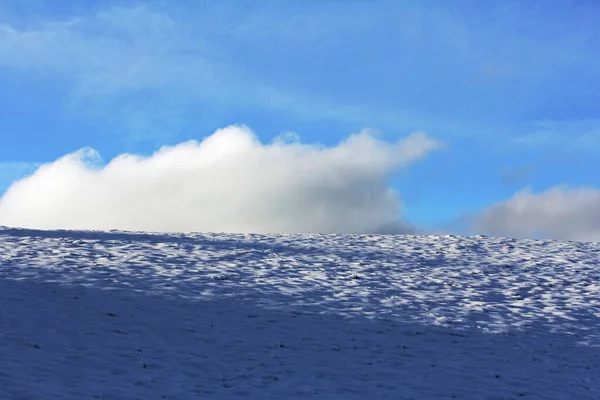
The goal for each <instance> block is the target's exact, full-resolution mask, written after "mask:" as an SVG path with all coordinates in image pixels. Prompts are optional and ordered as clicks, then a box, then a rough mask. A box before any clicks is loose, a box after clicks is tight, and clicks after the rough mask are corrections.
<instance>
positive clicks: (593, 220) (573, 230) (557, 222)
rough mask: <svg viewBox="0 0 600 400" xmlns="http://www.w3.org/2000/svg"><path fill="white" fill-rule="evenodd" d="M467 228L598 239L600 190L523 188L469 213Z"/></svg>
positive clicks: (481, 231)
mask: <svg viewBox="0 0 600 400" xmlns="http://www.w3.org/2000/svg"><path fill="white" fill-rule="evenodd" d="M471 228H472V230H473V231H475V232H478V233H487V234H492V235H498V236H512V237H523V238H525V237H535V238H549V239H558V240H575V241H600V190H597V189H595V188H586V187H582V188H569V187H567V186H555V187H553V188H551V189H548V190H546V191H544V192H541V193H537V194H536V193H533V192H532V191H531V190H530V189H523V190H521V191H520V192H518V193H516V194H515V195H514V196H513V197H512V198H510V199H509V200H507V201H505V202H502V203H497V204H494V205H492V206H490V207H488V208H486V209H485V210H484V211H483V212H481V213H480V214H478V215H476V216H474V217H472V219H471Z"/></svg>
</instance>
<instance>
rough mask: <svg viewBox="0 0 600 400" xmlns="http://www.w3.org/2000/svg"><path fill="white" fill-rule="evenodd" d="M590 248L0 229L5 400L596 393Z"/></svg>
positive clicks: (597, 341) (598, 292)
mask: <svg viewBox="0 0 600 400" xmlns="http://www.w3.org/2000/svg"><path fill="white" fill-rule="evenodd" d="M599 328H600V243H569V242H553V241H533V240H530V241H527V240H512V239H496V238H486V237H471V238H463V237H454V236H436V237H434V236H422V237H419V236H369V235H352V236H344V235H272V236H269V235H227V234H203V235H200V234H194V235H192V234H188V235H177V234H169V235H156V234H137V233H122V232H111V233H103V232H66V231H49V232H41V231H31V230H19V229H0V399H57V400H58V399H61V400H70V399H144V400H145V399H196V398H197V399H292V398H293V399H302V398H311V399H312V398H314V399H365V398H373V399H375V398H377V399H521V398H524V399H546V400H547V399H599V398H600V347H599V345H600V329H599Z"/></svg>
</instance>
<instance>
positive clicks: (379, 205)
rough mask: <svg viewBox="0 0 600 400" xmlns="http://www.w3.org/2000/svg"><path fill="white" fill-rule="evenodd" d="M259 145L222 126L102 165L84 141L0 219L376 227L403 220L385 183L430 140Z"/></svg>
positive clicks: (196, 227)
mask: <svg viewBox="0 0 600 400" xmlns="http://www.w3.org/2000/svg"><path fill="white" fill-rule="evenodd" d="M289 139H290V137H289V135H288V137H285V138H282V140H275V141H273V142H272V143H270V144H263V143H261V142H260V141H258V139H257V138H256V136H255V135H254V134H253V133H252V131H250V129H248V128H246V127H243V126H230V127H227V128H225V129H221V130H218V131H217V132H215V133H214V134H213V135H211V136H209V137H207V138H206V139H204V140H203V141H202V142H196V141H190V142H186V143H182V144H179V145H177V146H174V147H163V148H161V149H160V150H159V151H157V152H156V153H155V154H153V155H152V156H150V157H146V158H144V157H140V156H136V155H131V154H124V155H121V156H119V157H117V158H115V159H113V160H112V161H110V162H109V163H108V164H106V165H103V163H102V160H101V158H100V156H99V154H98V153H97V152H96V151H95V150H93V149H83V150H80V151H78V152H76V153H73V154H68V155H66V156H64V157H62V158H60V159H59V160H57V161H55V162H53V163H50V164H45V165H42V166H41V167H40V168H39V169H38V170H37V171H36V172H35V173H34V174H33V175H32V176H29V177H27V178H25V179H23V180H21V181H19V182H16V183H15V184H14V185H13V186H11V187H10V188H9V190H8V191H7V192H6V193H5V195H4V197H2V198H1V199H0V225H7V226H20V227H31V228H41V229H101V230H107V229H123V230H145V231H221V232H331V233H343V232H356V233H358V232H376V231H385V232H389V231H394V230H398V229H401V228H403V227H404V228H406V226H407V225H406V224H404V223H403V222H402V221H401V220H400V219H399V217H400V216H399V213H400V208H401V207H400V206H401V204H400V199H399V196H398V194H397V193H396V192H395V191H393V190H392V189H390V187H389V186H388V185H387V178H388V177H389V175H390V174H391V173H393V172H394V171H395V170H397V169H398V168H401V167H403V166H406V165H408V164H410V163H411V162H414V161H416V160H418V159H420V158H422V157H424V156H425V155H426V154H428V153H429V152H430V151H432V150H433V149H435V148H437V147H438V146H439V143H438V142H436V141H435V140H432V139H430V138H429V137H428V136H427V135H426V134H424V133H414V134H411V135H410V136H408V137H407V138H405V139H404V140H401V141H399V142H398V143H396V144H389V143H385V142H383V141H380V140H378V139H376V138H375V137H374V136H373V135H372V134H371V133H370V132H369V131H363V132H361V133H359V134H355V135H352V136H350V137H349V138H348V139H347V140H345V141H344V142H341V143H339V144H338V145H337V146H334V147H319V146H313V145H305V144H301V143H299V142H298V141H297V140H295V139H294V137H293V136H292V137H291V139H292V140H291V141H290V140H289Z"/></svg>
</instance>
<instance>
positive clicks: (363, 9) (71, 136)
mask: <svg viewBox="0 0 600 400" xmlns="http://www.w3.org/2000/svg"><path fill="white" fill-rule="evenodd" d="M598 21H600V4H597V3H596V2H595V1H583V0H577V1H575V0H573V1H568V0H560V1H559V0H544V1H535V0H529V1H525V0H523V1H510V0H507V1H504V0H503V1H476V0H453V1H434V0H419V1H417V0H415V1H399V0H396V1H358V0H353V1H270V2H264V1H260V2H259V1H255V2H253V1H242V0H239V1H223V2H194V1H178V2H166V1H165V2H152V1H146V2H133V1H119V2H116V1H115V2H111V1H96V2H67V1H58V0H55V1H41V0H40V1H32V0H18V1H17V0H13V1H10V0H9V1H4V2H2V3H1V4H0V191H4V190H6V189H7V188H8V187H9V186H10V185H11V183H13V182H14V181H15V180H17V179H18V178H20V177H22V176H23V175H25V174H27V173H30V172H31V171H32V170H33V169H34V168H36V167H37V166H38V165H40V163H47V162H51V161H54V160H55V159H57V158H59V157H61V156H63V155H65V154H67V153H70V152H73V151H75V150H77V149H79V148H82V147H85V146H90V147H93V148H94V149H96V150H98V151H99V152H100V154H102V156H103V158H104V159H111V158H113V157H115V156H117V155H119V154H122V153H124V152H133V153H139V154H150V153H152V152H153V151H155V150H156V149H158V148H159V147H160V146H162V145H165V144H167V145H174V144H177V143H180V142H183V141H186V140H189V139H198V140H200V139H202V138H203V137H205V136H207V135H210V134H211V133H213V132H214V131H215V130H216V129H218V128H222V127H225V126H228V125H230V124H234V123H241V124H245V125H247V126H249V127H250V128H252V129H253V131H255V132H256V134H257V135H258V137H259V138H260V139H261V140H264V141H269V140H270V139H272V138H273V137H275V136H277V135H279V134H281V133H282V132H289V131H291V132H295V133H296V134H298V135H299V136H300V138H301V140H302V142H303V143H304V142H305V143H322V144H325V145H333V144H335V143H337V142H338V141H339V140H341V139H343V138H345V137H346V136H347V135H348V134H350V133H352V132H357V131H360V130H361V129H363V128H372V129H375V130H377V131H379V132H380V134H381V136H380V137H381V138H383V139H384V140H386V141H390V142H392V141H396V140H397V139H399V138H401V137H404V136H406V135H408V134H409V133H411V132H413V131H424V132H427V134H428V135H429V136H431V137H433V138H435V139H437V140H440V141H441V142H443V143H444V148H443V149H441V150H439V151H436V152H435V153H432V154H431V155H429V156H427V157H426V158H424V159H423V160H421V161H420V162H419V163H416V164H415V165H413V166H411V167H410V168H409V169H407V170H405V171H402V172H399V173H398V174H396V175H394V176H393V177H392V181H391V186H392V187H393V188H395V189H397V190H398V191H399V192H400V193H401V196H402V198H403V200H404V215H405V218H406V220H408V221H409V222H410V223H412V224H414V225H416V226H417V227H420V228H423V229H438V228H443V229H450V230H452V229H455V230H460V229H461V228H460V227H459V226H460V221H461V220H462V218H464V216H465V215H473V214H477V213H482V212H484V210H486V209H489V207H491V206H492V205H493V204H498V203H502V202H507V201H509V199H511V198H512V197H513V196H514V195H515V193H518V192H520V191H521V190H524V189H525V188H530V189H531V190H532V192H533V193H537V194H539V193H543V192H545V191H548V190H550V189H551V188H554V187H557V186H559V185H568V186H565V187H568V188H587V189H586V190H590V191H591V192H592V193H596V192H594V191H596V190H598V188H600V173H599V167H600V157H599V155H600V27H599V26H600V24H599V23H598ZM561 187H562V186H561ZM564 190H568V189H564ZM0 193H1V192H0ZM567 203H568V199H567ZM561 204H562V203H561ZM596 206H597V207H600V203H599V204H596V203H592V205H591V206H590V207H591V208H594V207H596ZM561 207H562V206H561ZM566 207H568V205H567V206H566ZM575 207H576V206H575ZM557 212H559V213H560V212H562V211H560V210H559V211H557ZM571 212H575V211H571ZM563 214H564V212H563ZM561 215H562V214H561ZM594 215H596V214H594ZM539 218H543V216H541V217H539ZM581 218H582V220H583V219H585V217H581ZM597 222H598V226H600V221H597ZM451 227H454V228H451ZM588 228H589V227H588ZM540 229H541V228H540ZM589 229H592V230H594V229H597V231H599V232H600V228H596V225H594V227H592V228H589Z"/></svg>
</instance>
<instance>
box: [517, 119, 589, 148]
mask: <svg viewBox="0 0 600 400" xmlns="http://www.w3.org/2000/svg"><path fill="white" fill-rule="evenodd" d="M530 126H531V132H530V133H526V134H524V135H520V136H517V137H515V138H514V139H513V143H514V144H515V145H518V146H524V147H529V148H537V149H544V148H561V149H563V150H569V151H585V152H587V151H593V152H597V151H598V150H600V119H597V118H593V119H584V120H563V121H560V120H546V121H538V122H536V123H533V124H531V125H530Z"/></svg>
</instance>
